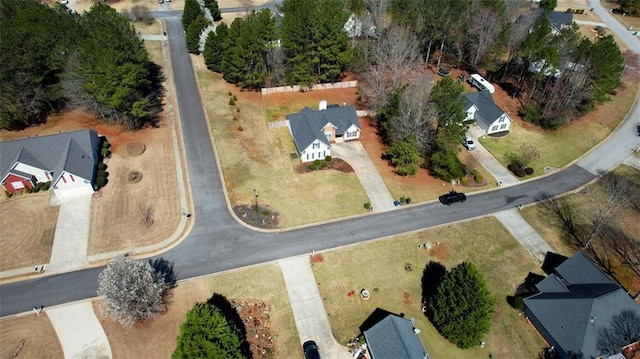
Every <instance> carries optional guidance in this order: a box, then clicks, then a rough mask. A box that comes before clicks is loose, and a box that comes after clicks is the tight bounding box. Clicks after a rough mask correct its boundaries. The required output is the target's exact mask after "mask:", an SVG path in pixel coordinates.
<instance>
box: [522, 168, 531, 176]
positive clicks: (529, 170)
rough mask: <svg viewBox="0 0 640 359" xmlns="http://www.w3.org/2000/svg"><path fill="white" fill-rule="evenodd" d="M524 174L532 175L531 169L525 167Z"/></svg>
mask: <svg viewBox="0 0 640 359" xmlns="http://www.w3.org/2000/svg"><path fill="white" fill-rule="evenodd" d="M524 173H526V174H527V175H532V174H533V168H531V167H527V168H525V169H524Z"/></svg>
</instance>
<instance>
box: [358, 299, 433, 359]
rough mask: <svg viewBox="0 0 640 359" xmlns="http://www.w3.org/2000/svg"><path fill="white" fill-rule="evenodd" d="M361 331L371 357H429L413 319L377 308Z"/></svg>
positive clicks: (392, 358)
mask: <svg viewBox="0 0 640 359" xmlns="http://www.w3.org/2000/svg"><path fill="white" fill-rule="evenodd" d="M401 315H402V314H401ZM360 331H361V332H362V334H363V335H364V338H365V340H366V342H367V348H368V351H369V357H370V358H371V359H429V354H428V353H427V349H425V347H424V345H423V344H422V340H421V339H420V330H418V329H416V328H414V327H413V319H412V320H408V319H405V318H404V317H402V316H399V315H396V314H394V313H391V312H388V311H386V310H384V309H381V308H376V310H374V311H373V313H371V314H370V315H369V317H368V318H367V319H366V320H365V321H364V323H362V325H360Z"/></svg>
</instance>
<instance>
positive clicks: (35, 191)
mask: <svg viewBox="0 0 640 359" xmlns="http://www.w3.org/2000/svg"><path fill="white" fill-rule="evenodd" d="M31 192H33V193H38V192H40V187H38V186H35V187H33V188H32V189H31Z"/></svg>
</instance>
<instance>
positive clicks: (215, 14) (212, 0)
mask: <svg viewBox="0 0 640 359" xmlns="http://www.w3.org/2000/svg"><path fill="white" fill-rule="evenodd" d="M204 6H205V7H206V8H207V9H209V11H210V12H211V17H212V18H213V21H220V20H222V14H221V13H220V8H219V7H218V1H217V0H205V1H204Z"/></svg>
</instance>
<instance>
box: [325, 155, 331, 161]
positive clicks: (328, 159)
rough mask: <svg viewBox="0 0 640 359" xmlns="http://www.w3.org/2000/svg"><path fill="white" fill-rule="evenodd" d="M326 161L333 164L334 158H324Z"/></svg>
mask: <svg viewBox="0 0 640 359" xmlns="http://www.w3.org/2000/svg"><path fill="white" fill-rule="evenodd" d="M324 160H325V161H327V162H331V160H333V157H331V156H327V157H325V158H324Z"/></svg>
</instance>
